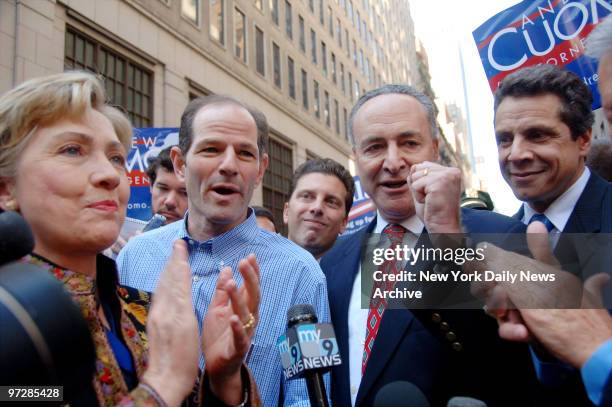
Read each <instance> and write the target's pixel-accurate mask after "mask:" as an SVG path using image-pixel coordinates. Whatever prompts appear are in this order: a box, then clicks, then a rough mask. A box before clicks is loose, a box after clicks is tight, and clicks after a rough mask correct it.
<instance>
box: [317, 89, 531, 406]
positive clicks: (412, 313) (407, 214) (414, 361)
mask: <svg viewBox="0 0 612 407" xmlns="http://www.w3.org/2000/svg"><path fill="white" fill-rule="evenodd" d="M348 128H349V133H350V134H351V138H352V140H353V143H354V144H353V151H354V154H355V158H356V164H357V168H358V172H359V175H360V177H361V183H362V186H363V189H364V190H365V192H367V193H368V194H369V195H370V197H371V198H372V200H373V201H374V203H375V205H376V208H377V216H376V218H375V219H374V220H373V221H372V223H371V224H369V225H368V226H367V227H365V228H364V229H361V230H360V231H358V232H356V233H354V234H352V235H349V236H346V237H341V238H340V239H338V241H337V242H336V244H335V246H334V247H333V248H332V249H331V250H330V251H329V252H328V253H327V254H326V255H325V256H324V257H323V258H322V260H321V267H322V269H323V271H324V272H325V274H326V277H327V283H328V290H329V300H330V308H331V315H332V321H333V323H334V327H335V330H336V335H337V339H338V346H339V348H340V353H341V356H342V359H343V364H342V365H341V366H338V367H337V368H334V370H332V390H331V393H332V402H333V404H334V405H338V406H350V405H359V406H368V405H372V403H373V401H374V399H375V397H376V395H377V393H378V391H379V390H380V389H381V388H382V387H383V386H384V385H386V384H388V383H391V382H395V381H409V382H412V383H414V384H415V385H416V386H417V387H418V388H419V389H420V390H421V391H422V392H423V393H424V394H425V395H426V397H427V398H428V399H429V401H430V403H431V404H432V405H446V402H447V400H448V399H449V398H451V397H453V396H458V395H461V396H470V397H474V398H478V399H482V400H484V401H486V402H487V403H488V404H489V405H524V404H525V403H524V399H523V394H522V392H528V391H529V385H530V378H531V375H532V371H531V370H530V369H531V367H530V365H529V363H528V355H527V351H526V348H525V347H522V346H514V345H517V344H513V343H510V342H503V341H501V340H500V338H499V337H498V336H497V327H496V324H495V322H494V321H493V320H492V319H490V318H488V317H487V316H486V315H485V314H484V313H483V312H482V310H427V309H419V310H417V309H412V310H409V309H390V308H385V304H383V306H382V307H379V306H378V305H380V304H378V305H377V306H374V307H373V306H372V302H370V307H369V308H370V309H364V308H362V287H361V282H362V279H361V275H362V271H363V272H364V273H365V272H366V270H365V269H366V268H368V267H371V265H370V264H368V263H371V262H368V261H363V259H364V257H365V256H366V252H367V251H368V249H366V248H364V247H365V246H367V245H368V244H369V243H368V241H370V240H372V239H373V238H374V239H376V237H378V236H385V237H384V238H381V239H380V240H381V241H382V240H391V241H392V242H393V239H398V240H401V241H402V242H404V243H405V242H406V241H410V242H411V243H410V244H413V245H414V244H415V242H421V240H422V239H423V238H424V237H427V236H431V234H432V233H441V234H454V233H461V232H462V231H468V232H480V233H512V232H516V233H523V232H524V225H522V224H520V223H519V222H516V221H513V220H511V219H510V218H506V217H504V216H501V215H497V214H494V213H491V212H488V211H475V210H470V209H463V210H460V205H459V202H460V194H461V173H460V171H459V170H458V169H456V168H448V167H444V166H441V165H439V164H437V163H436V161H437V160H438V139H437V126H436V121H435V114H434V108H433V104H432V102H431V101H430V100H429V99H428V98H427V97H426V96H425V95H423V94H422V93H420V92H419V91H417V90H415V89H414V88H412V87H410V86H403V85H386V86H383V87H381V88H379V89H375V90H372V91H369V92H366V93H365V94H364V95H363V96H362V97H361V98H360V99H359V100H358V101H357V104H356V105H355V107H353V110H352V111H351V115H350V118H349V125H348ZM428 233H429V234H428ZM377 234H380V235H377ZM365 291H368V290H367V289H366V290H365ZM364 294H366V296H367V295H368V294H369V293H364ZM366 308H367V304H366ZM377 313H378V314H377ZM381 313H382V315H381ZM509 381H510V382H511V383H513V391H512V392H508V391H506V390H505V388H504V385H505V384H506V383H508V382H509Z"/></svg>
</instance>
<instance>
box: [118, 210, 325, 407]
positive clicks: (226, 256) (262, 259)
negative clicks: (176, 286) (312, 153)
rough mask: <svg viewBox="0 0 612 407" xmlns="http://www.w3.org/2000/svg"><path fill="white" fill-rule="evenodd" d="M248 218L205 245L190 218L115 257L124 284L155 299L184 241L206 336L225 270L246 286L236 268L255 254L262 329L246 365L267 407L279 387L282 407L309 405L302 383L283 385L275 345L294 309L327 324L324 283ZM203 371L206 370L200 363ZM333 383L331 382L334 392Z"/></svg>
mask: <svg viewBox="0 0 612 407" xmlns="http://www.w3.org/2000/svg"><path fill="white" fill-rule="evenodd" d="M249 211H250V214H249V216H248V218H247V219H246V220H245V221H244V222H243V223H241V224H240V225H238V226H237V227H235V228H234V229H232V230H230V231H228V232H226V233H224V234H222V235H219V236H216V237H214V238H212V239H209V240H207V241H205V242H198V241H196V240H194V239H192V238H191V237H190V236H189V233H188V232H187V229H186V222H187V217H185V219H184V220H182V221H178V222H174V223H171V224H169V225H166V226H164V227H162V228H159V229H156V230H153V231H150V232H147V233H144V234H142V235H139V236H136V237H134V238H132V239H130V241H129V242H128V244H127V245H126V246H125V247H124V249H123V250H122V251H121V253H120V254H119V257H118V258H117V265H118V268H119V275H120V281H121V283H122V284H124V285H127V286H130V287H135V288H138V289H140V290H144V291H149V292H154V291H155V288H156V286H157V283H158V281H159V277H160V274H161V272H162V270H163V268H164V265H165V264H166V262H167V260H168V258H169V257H170V253H171V250H172V243H173V242H174V241H175V240H176V239H184V240H185V241H186V242H187V244H188V247H189V264H190V265H191V273H192V287H193V291H192V293H193V302H194V306H195V309H196V314H197V317H198V321H199V323H200V330H201V328H202V321H203V317H204V315H205V314H206V310H207V308H208V304H209V303H210V301H211V298H212V295H213V293H214V288H215V284H216V281H217V278H218V276H219V271H220V270H221V269H222V268H223V267H225V266H230V267H231V268H232V270H233V277H234V279H235V280H236V282H237V283H238V286H240V285H242V276H241V275H240V273H238V270H237V265H238V261H239V260H240V259H242V258H245V257H246V256H247V255H248V254H249V253H255V255H256V256H257V261H258V263H259V267H260V270H261V303H260V307H259V324H258V325H257V330H256V332H255V336H254V337H253V344H252V345H251V349H250V350H249V353H248V355H247V361H246V362H247V365H248V366H249V368H250V369H251V371H252V373H253V376H254V377H255V381H256V382H257V386H258V388H259V392H260V394H261V398H262V401H263V404H264V405H265V406H276V405H279V404H278V399H279V394H280V388H281V385H282V386H283V394H284V404H283V405H285V406H308V405H310V403H309V402H308V393H307V390H306V383H305V381H304V379H298V380H290V381H285V379H284V377H283V374H282V368H281V360H280V355H279V353H278V350H277V348H276V341H277V339H278V337H279V336H280V335H281V334H282V333H284V331H285V329H286V324H287V310H288V309H289V308H290V307H291V306H292V305H295V304H312V305H313V306H314V308H315V310H316V312H317V316H318V317H319V321H321V322H329V320H330V316H329V304H328V302H327V287H326V282H325V277H324V275H323V272H322V271H321V268H320V267H319V264H318V263H317V261H316V260H315V259H314V258H313V257H312V255H310V253H308V252H307V251H305V250H304V249H302V248H301V247H299V246H297V245H296V244H294V243H292V242H290V241H289V240H287V239H285V238H284V237H282V236H280V235H277V234H273V233H269V232H267V231H265V230H263V229H260V228H258V227H257V222H256V220H255V215H254V213H253V211H252V210H249ZM187 216H188V215H187ZM200 367H201V368H204V358H203V357H202V356H200ZM328 376H329V375H326V378H325V382H326V386H327V388H328V389H329V377H328Z"/></svg>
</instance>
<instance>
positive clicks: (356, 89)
mask: <svg viewBox="0 0 612 407" xmlns="http://www.w3.org/2000/svg"><path fill="white" fill-rule="evenodd" d="M353 91H354V92H355V100H358V99H359V81H355V88H354V89H353Z"/></svg>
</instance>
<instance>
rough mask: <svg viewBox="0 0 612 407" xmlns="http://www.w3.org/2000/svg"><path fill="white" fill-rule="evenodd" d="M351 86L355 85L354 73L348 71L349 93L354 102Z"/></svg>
mask: <svg viewBox="0 0 612 407" xmlns="http://www.w3.org/2000/svg"><path fill="white" fill-rule="evenodd" d="M351 86H353V74H352V73H351V72H350V71H349V73H348V93H349V95H350V96H351V102H354V101H355V99H354V98H353V92H351Z"/></svg>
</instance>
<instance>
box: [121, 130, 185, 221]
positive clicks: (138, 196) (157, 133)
mask: <svg viewBox="0 0 612 407" xmlns="http://www.w3.org/2000/svg"><path fill="white" fill-rule="evenodd" d="M177 144H178V129H177V128H174V127H167V128H142V129H134V136H133V138H132V150H131V151H130V152H129V154H128V159H127V163H126V168H127V172H128V177H129V181H130V201H129V203H128V210H127V216H128V217H129V218H134V219H140V220H149V219H150V218H151V216H153V214H152V213H151V191H150V189H149V187H150V186H149V177H148V176H147V174H146V171H147V167H148V163H147V159H148V158H149V157H155V156H156V155H157V154H158V153H159V152H160V151H161V150H163V149H164V148H166V147H170V146H174V145H177Z"/></svg>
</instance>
